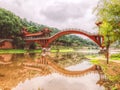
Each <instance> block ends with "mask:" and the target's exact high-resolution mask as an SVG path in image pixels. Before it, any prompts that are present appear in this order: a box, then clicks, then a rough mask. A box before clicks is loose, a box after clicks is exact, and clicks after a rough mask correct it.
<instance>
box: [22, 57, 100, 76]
mask: <svg viewBox="0 0 120 90" xmlns="http://www.w3.org/2000/svg"><path fill="white" fill-rule="evenodd" d="M24 65H25V68H27V69H32V70H37V71H39V67H40V66H41V65H45V66H46V67H50V69H52V70H54V71H55V72H57V73H60V74H63V75H65V76H82V75H85V74H88V73H90V72H98V71H99V72H102V70H101V67H100V66H97V65H93V66H91V67H90V68H87V69H85V70H81V71H70V70H67V69H64V68H62V67H60V66H59V65H57V64H56V63H55V62H53V61H52V60H48V58H44V60H40V61H39V63H24Z"/></svg>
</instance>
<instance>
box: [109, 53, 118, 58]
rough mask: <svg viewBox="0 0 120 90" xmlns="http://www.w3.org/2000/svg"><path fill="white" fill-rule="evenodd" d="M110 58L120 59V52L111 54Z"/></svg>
mask: <svg viewBox="0 0 120 90" xmlns="http://www.w3.org/2000/svg"><path fill="white" fill-rule="evenodd" d="M110 58H111V59H112V60H120V53H118V54H112V55H111V56H110Z"/></svg>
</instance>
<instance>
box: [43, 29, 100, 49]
mask: <svg viewBox="0 0 120 90" xmlns="http://www.w3.org/2000/svg"><path fill="white" fill-rule="evenodd" d="M68 34H80V35H84V36H86V37H88V38H89V39H91V40H93V41H94V42H95V43H96V44H97V45H98V46H99V47H102V44H101V40H100V39H101V36H100V35H98V34H92V33H87V32H85V31H83V30H76V29H72V30H71V29H67V30H64V31H61V32H58V33H57V34H55V35H53V36H52V37H50V38H49V40H48V42H47V43H46V45H45V47H47V46H49V45H50V44H51V43H52V42H53V41H54V40H56V39H58V38H59V37H61V36H63V35H68Z"/></svg>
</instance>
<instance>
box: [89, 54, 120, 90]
mask: <svg viewBox="0 0 120 90" xmlns="http://www.w3.org/2000/svg"><path fill="white" fill-rule="evenodd" d="M87 57H88V58H90V59H91V60H90V61H91V63H93V64H97V65H100V66H101V67H102V70H103V72H104V74H105V75H106V76H107V78H108V80H106V81H105V82H104V86H105V87H109V88H110V89H111V90H120V63H117V62H114V61H115V60H116V61H118V60H120V54H113V55H111V56H110V62H109V64H106V59H105V57H104V56H99V57H97V56H94V55H90V56H87Z"/></svg>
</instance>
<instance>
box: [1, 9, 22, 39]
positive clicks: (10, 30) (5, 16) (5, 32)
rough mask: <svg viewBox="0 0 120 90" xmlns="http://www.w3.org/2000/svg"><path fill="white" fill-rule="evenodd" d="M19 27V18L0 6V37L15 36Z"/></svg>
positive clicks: (20, 24)
mask: <svg viewBox="0 0 120 90" xmlns="http://www.w3.org/2000/svg"><path fill="white" fill-rule="evenodd" d="M21 27H22V23H21V19H20V18H19V17H18V16H16V15H14V14H13V13H11V12H10V11H7V10H5V9H3V8H0V38H8V37H11V36H12V37H16V36H17V35H18V34H19V33H20V30H21Z"/></svg>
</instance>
